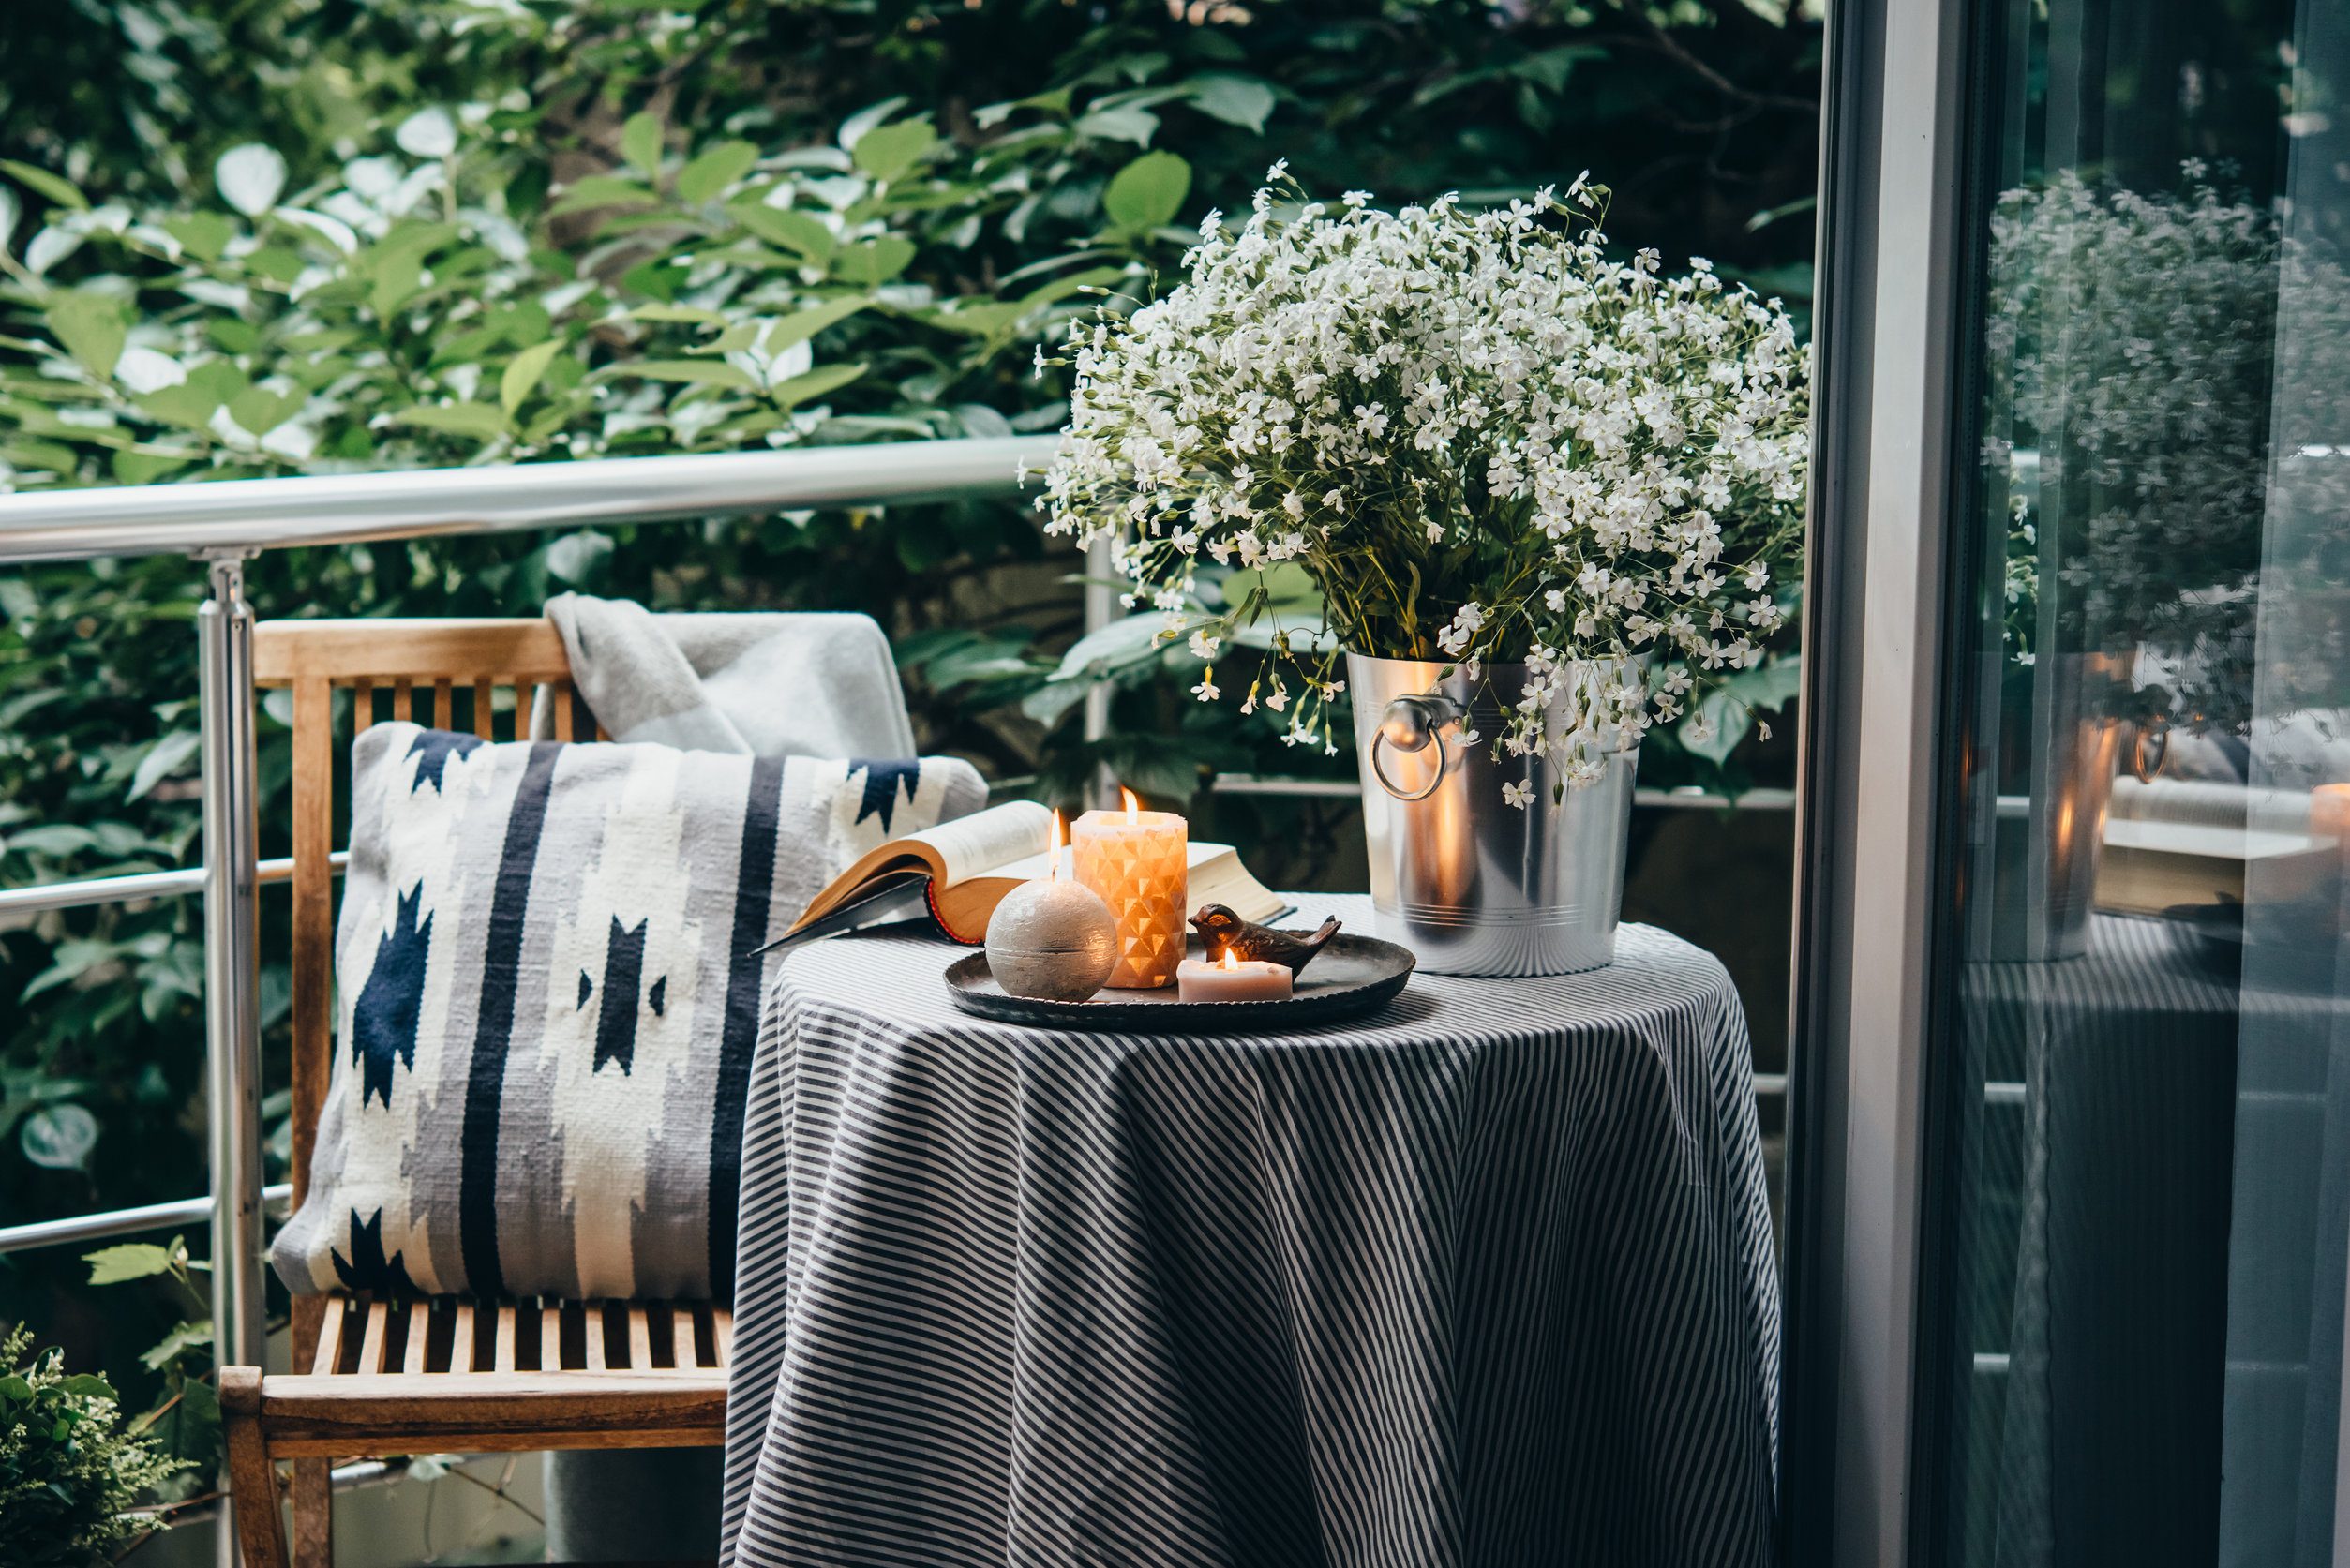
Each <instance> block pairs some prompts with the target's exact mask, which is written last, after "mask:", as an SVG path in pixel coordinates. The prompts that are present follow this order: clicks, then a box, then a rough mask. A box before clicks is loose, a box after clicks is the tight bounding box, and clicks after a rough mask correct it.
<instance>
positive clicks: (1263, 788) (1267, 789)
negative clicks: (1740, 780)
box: [1207, 773, 1795, 812]
mask: <svg viewBox="0 0 2350 1568" xmlns="http://www.w3.org/2000/svg"><path fill="white" fill-rule="evenodd" d="M1207 787H1208V788H1209V789H1211V790H1213V791H1214V792H1215V793H1216V794H1218V795H1289V796H1310V797H1311V796H1326V797H1330V798H1333V799H1350V800H1352V799H1361V797H1362V793H1363V786H1362V784H1360V783H1359V782H1357V781H1356V780H1354V779H1301V778H1292V777H1288V776H1285V775H1282V774H1279V773H1219V774H1217V775H1216V778H1215V781H1214V782H1213V783H1211V784H1209V785H1208V786H1207ZM1632 803H1633V804H1634V805H1636V806H1664V807H1677V808H1682V809H1685V810H1691V811H1740V812H1791V811H1793V810H1794V809H1795V792H1794V791H1793V790H1791V789H1750V790H1747V791H1746V792H1745V793H1744V794H1742V795H1740V796H1738V797H1736V798H1735V799H1733V798H1731V797H1729V796H1727V795H1710V794H1707V793H1706V792H1705V791H1703V790H1697V791H1694V792H1693V791H1690V790H1684V789H1636V790H1634V791H1633V792H1632Z"/></svg>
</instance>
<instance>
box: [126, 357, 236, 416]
mask: <svg viewBox="0 0 2350 1568" xmlns="http://www.w3.org/2000/svg"><path fill="white" fill-rule="evenodd" d="M247 384H248V383H247V381H246V380H245V373H244V372H243V371H241V370H239V369H238V368H237V367H236V366H233V365H231V364H230V363H229V362H228V361H227V360H225V359H213V360H206V361H205V362H204V363H203V364H202V365H199V366H196V367H195V368H194V369H193V370H190V371H189V372H188V373H187V380H186V381H182V382H181V383H180V384H179V385H177V386H167V387H163V388H161V389H160V390H158V391H155V392H150V393H147V394H144V395H143V396H139V397H135V398H133V399H131V400H132V401H133V402H135V403H137V404H138V405H139V406H140V407H141V408H142V409H144V410H146V411H148V412H149V413H151V414H153V415H155V416H156V418H157V419H162V420H168V421H170V422H171V423H172V424H173V425H183V426H187V428H188V429H190V430H205V431H209V430H210V429H211V427H212V415H213V411H214V410H216V409H217V408H219V407H220V405H221V404H223V403H226V402H228V401H230V400H231V399H232V398H234V397H236V396H239V395H240V394H242V393H243V392H244V391H245V389H246V386H247Z"/></svg>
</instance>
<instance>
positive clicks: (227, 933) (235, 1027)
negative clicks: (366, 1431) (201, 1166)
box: [196, 552, 267, 1568]
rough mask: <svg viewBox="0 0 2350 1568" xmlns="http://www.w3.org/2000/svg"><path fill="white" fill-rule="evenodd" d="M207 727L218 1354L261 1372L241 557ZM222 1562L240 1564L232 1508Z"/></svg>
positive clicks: (220, 614) (229, 577) (206, 660)
mask: <svg viewBox="0 0 2350 1568" xmlns="http://www.w3.org/2000/svg"><path fill="white" fill-rule="evenodd" d="M196 636H197V654H198V657H197V684H198V688H199V693H200V696H201V699H202V724H203V785H204V1040H205V1051H206V1062H207V1074H206V1085H207V1088H208V1091H209V1093H208V1097H207V1100H208V1105H209V1109H210V1113H211V1116H210V1120H211V1134H212V1138H211V1142H212V1150H211V1152H212V1328H213V1341H212V1342H213V1351H214V1357H215V1360H216V1363H217V1365H219V1366H261V1365H262V1357H263V1351H264V1346H265V1343H266V1333H267V1330H266V1327H265V1319H264V1317H263V1306H264V1297H263V1294H262V1136H261V1131H262V1129H261V1114H262V1108H261V1081H262V1060H261V1010H260V995H259V992H260V980H261V975H260V966H259V960H260V948H259V933H258V930H257V925H258V919H259V915H260V888H261V884H260V880H259V859H260V858H259V853H258V850H259V844H258V839H257V834H258V831H259V825H260V822H259V812H260V802H259V801H258V800H257V799H255V794H256V783H257V776H256V770H255V766H254V746H253V611H252V607H251V606H250V605H247V604H246V602H245V562H244V557H243V554H242V552H240V553H239V554H238V555H236V556H234V557H231V558H224V559H215V560H213V561H212V597H211V598H210V599H208V600H206V601H205V602H204V603H203V604H202V605H200V606H198V608H197V611H196ZM218 1530H219V1535H218V1551H217V1561H219V1562H220V1563H221V1564H222V1565H223V1568H232V1565H233V1564H235V1563H236V1561H237V1552H236V1531H235V1526H234V1521H233V1520H232V1519H231V1518H230V1517H229V1515H228V1513H227V1511H226V1510H225V1509H224V1510H223V1512H222V1514H221V1517H220V1523H219V1526H218Z"/></svg>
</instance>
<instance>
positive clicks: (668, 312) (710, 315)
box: [628, 305, 726, 327]
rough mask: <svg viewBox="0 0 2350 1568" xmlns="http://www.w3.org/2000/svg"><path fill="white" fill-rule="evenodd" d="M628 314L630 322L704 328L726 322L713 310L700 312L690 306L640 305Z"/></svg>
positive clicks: (724, 318)
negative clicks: (688, 324)
mask: <svg viewBox="0 0 2350 1568" xmlns="http://www.w3.org/2000/svg"><path fill="white" fill-rule="evenodd" d="M628 314H629V318H630V320H632V321H692V322H694V323H696V324H697V325H700V326H706V327H714V326H719V325H722V324H724V323H725V321H726V317H724V316H722V315H720V314H719V313H718V312H717V311H715V310H701V309H697V308H696V307H695V306H690V305H640V306H637V307H636V309H634V310H632V311H630V312H629V313H628Z"/></svg>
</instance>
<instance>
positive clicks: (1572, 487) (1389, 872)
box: [1042, 164, 1810, 974]
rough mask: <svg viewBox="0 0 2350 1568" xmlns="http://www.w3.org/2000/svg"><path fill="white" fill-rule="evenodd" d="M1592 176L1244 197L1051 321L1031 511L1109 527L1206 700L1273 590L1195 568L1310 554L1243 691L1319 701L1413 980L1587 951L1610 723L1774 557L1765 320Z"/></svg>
mask: <svg viewBox="0 0 2350 1568" xmlns="http://www.w3.org/2000/svg"><path fill="white" fill-rule="evenodd" d="M1269 177H1270V178H1271V179H1272V180H1274V181H1276V182H1279V181H1280V180H1281V179H1282V177H1283V170H1282V168H1281V166H1280V165H1279V164H1277V165H1275V166H1274V168H1273V170H1272V172H1271V174H1270V176H1269ZM1289 189H1290V192H1291V194H1292V195H1294V196H1295V197H1296V198H1298V199H1299V200H1300V201H1301V202H1302V200H1303V197H1304V192H1303V191H1302V190H1298V189H1296V187H1294V186H1292V187H1289ZM1603 195H1604V192H1601V191H1599V190H1598V189H1597V188H1596V187H1588V186H1587V185H1586V184H1585V183H1584V182H1583V181H1581V180H1578V181H1577V182H1576V183H1575V185H1574V186H1573V187H1570V188H1569V189H1568V191H1567V192H1566V193H1565V196H1564V199H1560V198H1556V197H1554V196H1553V194H1552V193H1551V192H1549V191H1547V190H1546V191H1544V192H1542V193H1541V194H1540V195H1539V197H1538V198H1537V199H1536V201H1535V202H1534V203H1532V204H1528V203H1526V202H1511V203H1510V205H1509V206H1508V207H1507V208H1505V209H1494V210H1489V211H1484V212H1477V213H1471V212H1467V211H1464V210H1463V209H1462V208H1461V206H1460V204H1459V202H1457V201H1456V200H1455V199H1453V198H1451V197H1446V198H1444V199H1442V200H1440V201H1437V202H1431V203H1429V205H1427V206H1425V207H1418V206H1414V207H1405V208H1403V209H1401V210H1400V211H1399V212H1396V213H1394V214H1388V213H1385V212H1381V211H1378V210H1376V209H1374V208H1372V207H1371V206H1370V204H1369V198H1368V197H1367V196H1366V195H1364V194H1362V193H1359V192H1357V193H1354V194H1351V195H1349V196H1348V197H1347V198H1346V199H1345V201H1344V202H1343V203H1342V205H1341V206H1340V208H1339V210H1338V211H1336V212H1335V213H1334V212H1332V211H1330V210H1328V209H1326V208H1325V207H1324V206H1322V205H1320V204H1317V203H1313V202H1304V203H1303V204H1302V205H1296V206H1294V207H1293V208H1292V209H1291V210H1290V211H1288V212H1286V213H1283V214H1279V215H1277V213H1276V211H1275V196H1274V193H1273V192H1272V191H1271V190H1265V191H1260V192H1259V193H1258V195H1257V198H1256V202H1255V211H1254V213H1253V214H1252V215H1251V216H1250V218H1249V219H1248V221H1247V222H1246V223H1245V224H1244V225H1242V226H1241V227H1240V229H1239V230H1238V231H1227V230H1226V229H1224V228H1223V227H1222V225H1221V224H1220V220H1219V218H1218V217H1217V215H1214V214H1211V215H1210V216H1209V217H1208V220H1207V221H1206V222H1205V223H1204V224H1203V225H1202V226H1201V231H1200V243H1199V245H1198V246H1195V247H1194V248H1193V249H1192V251H1191V252H1190V256H1189V257H1188V258H1187V263H1186V265H1187V272H1188V276H1187V277H1186V279H1185V280H1184V281H1183V282H1182V283H1181V284H1180V285H1179V286H1178V287H1177V288H1175V290H1174V291H1172V292H1170V293H1169V294H1168V295H1167V296H1166V297H1165V298H1163V299H1160V300H1159V301H1157V302H1155V303H1153V304H1151V305H1149V306H1145V307H1143V308H1141V309H1139V310H1136V311H1135V312H1134V313H1133V314H1132V315H1131V316H1130V317H1129V318H1127V319H1126V320H1124V321H1114V320H1111V319H1108V318H1107V317H1106V316H1105V318H1104V319H1103V320H1102V321H1100V323H1099V324H1097V325H1096V326H1095V327H1094V328H1093V329H1092V332H1091V334H1090V336H1080V337H1079V338H1077V339H1076V340H1075V342H1074V345H1073V347H1074V356H1073V358H1074V364H1075V368H1076V375H1075V385H1074V388H1073V391H1072V395H1071V397H1070V439H1069V441H1068V442H1067V443H1066V445H1065V446H1064V448H1063V451H1062V454H1061V455H1060V456H1059V458H1058V459H1057V460H1056V461H1055V465H1054V467H1053V470H1052V471H1051V474H1050V476H1049V481H1048V483H1049V497H1048V499H1047V500H1046V501H1045V502H1044V503H1042V504H1045V505H1047V506H1048V507H1049V510H1050V513H1051V519H1050V521H1049V523H1048V525H1047V526H1048V528H1049V529H1050V530H1053V531H1055V532H1059V533H1069V534H1074V535H1076V536H1077V537H1078V539H1079V540H1080V541H1081V542H1083V543H1091V542H1093V541H1094V540H1096V539H1100V538H1104V537H1106V538H1108V539H1110V540H1111V541H1113V544H1114V557H1115V560H1116V562H1117V564H1118V566H1119V568H1120V570H1121V571H1122V572H1123V574H1124V575H1126V577H1128V578H1129V579H1130V581H1131V582H1132V584H1133V592H1132V595H1131V596H1130V603H1133V602H1147V603H1148V604H1150V605H1152V606H1153V607H1155V608H1157V609H1160V610H1163V611H1165V612H1166V614H1167V617H1168V619H1167V621H1166V625H1165V630H1164V634H1163V635H1166V636H1169V637H1172V638H1181V637H1184V636H1187V635H1188V636H1189V638H1190V648H1191V650H1192V651H1193V652H1194V653H1196V654H1197V655H1198V656H1199V657H1201V658H1203V659H1205V660H1208V661H1210V665H1209V667H1208V671H1207V673H1206V675H1205V678H1204V679H1202V680H1201V682H1200V684H1199V685H1198V686H1197V687H1196V688H1195V694H1197V695H1198V696H1199V697H1200V698H1201V699H1202V700H1212V699H1213V698H1214V697H1215V696H1217V695H1218V687H1217V684H1216V679H1215V670H1214V665H1213V661H1214V659H1215V658H1216V656H1217V654H1218V652H1219V650H1220V648H1221V647H1222V646H1223V644H1224V643H1225V642H1226V641H1227V640H1228V639H1231V638H1234V637H1235V635H1240V634H1242V633H1244V632H1245V631H1246V630H1247V629H1248V628H1249V627H1250V626H1251V625H1253V624H1254V623H1255V622H1256V621H1257V620H1258V619H1259V618H1260V617H1263V616H1265V615H1266V614H1267V613H1268V612H1269V611H1270V610H1271V609H1272V605H1271V604H1270V601H1269V596H1268V590H1265V589H1264V588H1258V589H1255V590H1247V591H1241V592H1237V593H1235V592H1234V590H1235V587H1236V586H1237V582H1238V580H1239V579H1235V580H1231V581H1228V582H1227V583H1226V584H1225V585H1224V591H1225V592H1226V594H1227V595H1229V596H1230V597H1228V598H1227V599H1226V600H1225V601H1224V602H1223V604H1222V607H1221V608H1220V611H1218V612H1215V613H1207V612H1205V611H1204V610H1202V609H1201V607H1200V606H1201V605H1202V603H1203V601H1202V599H1201V598H1200V596H1199V595H1198V594H1197V592H1196V590H1195V589H1196V583H1197V579H1198V576H1199V575H1200V573H1201V572H1202V570H1203V565H1202V562H1203V559H1204V558H1205V559H1206V560H1214V561H1215V562H1217V563H1219V564H1227V563H1234V562H1236V563H1237V564H1239V565H1240V566H1243V567H1265V566H1269V565H1272V564H1275V563H1283V562H1294V563H1295V565H1296V566H1297V567H1300V568H1302V569H1303V570H1304V572H1305V574H1306V575H1308V576H1309V577H1310V578H1311V580H1312V582H1313V584H1314V586H1315V588H1316V589H1318V590H1319V591H1320V594H1321V600H1322V605H1323V615H1324V628H1325V632H1326V634H1327V635H1326V636H1323V637H1316V638H1307V637H1302V636H1301V637H1297V638H1295V640H1294V641H1293V638H1292V634H1291V632H1290V631H1289V630H1287V629H1284V630H1280V631H1278V632H1276V633H1275V635H1273V637H1272V639H1271V641H1272V644H1273V649H1274V653H1275V658H1274V660H1273V661H1272V662H1271V663H1270V665H1268V668H1267V673H1266V674H1265V675H1264V676H1261V677H1260V678H1259V679H1257V680H1256V681H1255V682H1253V683H1252V684H1251V686H1250V693H1249V700H1248V705H1247V706H1248V708H1250V709H1253V708H1254V707H1255V706H1256V705H1257V704H1259V703H1262V704H1264V705H1265V707H1267V708H1269V709H1273V710H1274V711H1276V712H1280V713H1282V714H1284V715H1285V716H1286V717H1287V719H1288V721H1289V724H1290V729H1289V734H1288V739H1289V740H1290V741H1291V743H1292V744H1309V743H1312V744H1320V745H1322V746H1324V747H1325V748H1327V749H1330V750H1335V749H1336V747H1335V744H1334V743H1333V741H1332V739H1331V725H1330V711H1329V705H1330V704H1331V703H1333V702H1335V701H1336V700H1337V698H1338V697H1339V695H1340V693H1341V692H1348V691H1351V693H1352V702H1353V707H1354V713H1355V737H1356V747H1357V761H1358V763H1359V764H1360V766H1361V769H1362V773H1363V782H1364V799H1365V811H1364V821H1365V827H1366V831H1367V832H1368V834H1369V836H1370V850H1371V856H1370V862H1371V887H1372V893H1373V898H1374V903H1375V905H1376V908H1377V910H1378V918H1379V924H1380V927H1381V929H1382V930H1383V932H1384V933H1386V934H1390V935H1393V936H1396V937H1398V938H1400V939H1402V940H1405V941H1408V942H1410V943H1411V944H1412V945H1413V946H1414V948H1417V950H1418V952H1419V955H1420V959H1421V963H1422V965H1423V966H1424V967H1427V968H1429V969H1432V970H1436V971H1438V972H1448V973H1465V974H1545V973H1564V972H1567V971H1570V970H1573V969H1579V968H1587V967H1591V966H1594V965H1595V964H1600V963H1608V962H1609V960H1610V959H1611V957H1612V956H1613V952H1614V933H1615V922H1616V912H1617V907H1618V904H1619V903H1620V900H1621V894H1622V868H1623V857H1624V838H1625V833H1626V828H1627V825H1628V820H1629V811H1630V806H1631V783H1632V775H1633V768H1634V761H1635V758H1636V756H1637V753H1638V750H1639V742H1640V737H1641V734H1642V733H1643V731H1644V730H1645V729H1646V728H1647V727H1648V725H1649V724H1651V723H1653V722H1657V721H1662V720H1670V719H1673V718H1676V717H1678V716H1680V715H1681V714H1682V713H1683V712H1684V710H1686V709H1690V708H1691V707H1692V706H1693V703H1694V699H1695V697H1696V695H1697V694H1699V692H1700V691H1702V690H1703V689H1705V688H1707V687H1708V686H1711V685H1713V684H1715V683H1717V682H1718V681H1719V680H1720V679H1722V678H1723V677H1725V676H1727V675H1729V673H1731V672H1734V671H1737V670H1742V669H1747V668H1752V667H1754V666H1756V665H1759V664H1760V663H1761V662H1762V658H1763V642H1764V639H1765V638H1767V637H1768V636H1769V635H1770V634H1771V633H1773V632H1774V631H1775V630H1776V629H1777V628H1778V626H1779V625H1780V623H1781V620H1782V618H1783V615H1784V611H1783V610H1782V608H1781V606H1780V604H1779V602H1778V600H1777V599H1776V597H1774V595H1773V593H1772V592H1771V591H1770V587H1771V584H1772V582H1773V580H1774V577H1775V576H1778V575H1782V574H1783V573H1785V572H1786V571H1787V568H1788V567H1789V563H1790V562H1791V561H1792V560H1794V558H1795V556H1796V554H1797V551H1798V550H1799V548H1800V540H1801V534H1802V507H1803V499H1804V478H1805V465H1806V456H1807V447H1806V432H1805V425H1806V420H1807V417H1808V409H1809V369H1810V358H1809V353H1808V351H1806V350H1805V349H1804V348H1803V347H1802V346H1800V345H1798V343H1797V342H1796V339H1795V332H1794V327H1793V324H1792V323H1791V322H1790V321H1789V319H1788V317H1787V316H1786V314H1785V313H1784V312H1783V311H1781V310H1779V309H1778V308H1777V307H1776V306H1775V305H1766V304H1765V303H1763V302H1762V301H1760V300H1758V299H1756V298H1755V297H1754V296H1753V295H1752V294H1751V293H1750V292H1749V291H1745V290H1744V289H1743V288H1739V289H1728V288H1725V287H1724V286H1723V285H1722V283H1721V282H1720V280H1719V279H1718V278H1717V277H1716V276H1714V272H1713V270H1712V268H1711V267H1710V266H1709V265H1708V264H1707V263H1706V262H1704V261H1695V262H1693V263H1692V267H1693V270H1692V273H1691V275H1690V276H1686V277H1681V278H1674V279H1666V278H1664V277H1662V276H1659V272H1658V262H1659V258H1658V257H1657V256H1656V254H1655V253H1654V252H1653V251H1643V252H1641V253H1640V254H1639V256H1637V257H1635V258H1634V259H1633V260H1631V261H1628V262H1624V261H1614V260H1611V259H1610V258H1609V253H1608V246H1607V241H1606V238H1605V236H1604V235H1603V234H1601V233H1600V232H1599V231H1598V229H1597V226H1596V225H1597V215H1598V213H1599V211H1600V201H1601V198H1602V196H1603ZM1261 580H1262V579H1260V581H1261ZM1341 653H1342V654H1343V658H1344V661H1345V673H1344V675H1343V676H1342V677H1341V675H1340V670H1339V662H1340V656H1341ZM1285 672H1286V673H1285Z"/></svg>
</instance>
